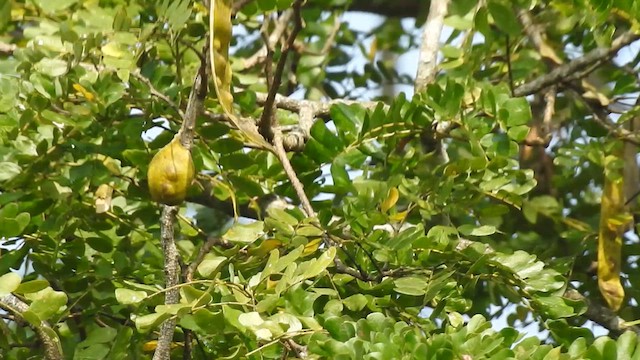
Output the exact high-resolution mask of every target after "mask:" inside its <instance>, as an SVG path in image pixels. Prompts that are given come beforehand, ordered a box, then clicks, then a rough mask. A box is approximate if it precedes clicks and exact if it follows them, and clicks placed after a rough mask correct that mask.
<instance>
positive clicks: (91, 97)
mask: <svg viewBox="0 0 640 360" xmlns="http://www.w3.org/2000/svg"><path fill="white" fill-rule="evenodd" d="M73 88H74V89H75V90H76V91H77V92H79V93H80V95H82V97H83V98H85V99H87V100H88V101H91V102H93V101H95V99H96V97H95V96H94V95H93V93H92V92H91V91H89V90H87V89H85V87H84V86H82V85H80V84H77V83H76V84H73Z"/></svg>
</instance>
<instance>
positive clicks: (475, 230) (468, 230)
mask: <svg viewBox="0 0 640 360" xmlns="http://www.w3.org/2000/svg"><path fill="white" fill-rule="evenodd" d="M458 231H459V232H460V233H461V234H462V235H466V236H489V235H493V234H495V233H496V227H495V226H493V225H481V226H476V225H472V224H465V225H461V226H459V227H458Z"/></svg>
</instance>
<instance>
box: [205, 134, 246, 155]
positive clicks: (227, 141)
mask: <svg viewBox="0 0 640 360" xmlns="http://www.w3.org/2000/svg"><path fill="white" fill-rule="evenodd" d="M243 148H244V143H243V142H242V141H240V140H238V139H234V138H230V137H227V138H222V139H218V140H216V141H214V142H213V143H212V144H211V150H213V151H215V152H218V153H221V154H229V153H232V152H236V151H239V150H242V149H243Z"/></svg>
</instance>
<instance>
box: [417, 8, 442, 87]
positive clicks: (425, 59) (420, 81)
mask: <svg viewBox="0 0 640 360" xmlns="http://www.w3.org/2000/svg"><path fill="white" fill-rule="evenodd" d="M448 5H449V0H432V1H431V6H430V7H429V16H428V17H427V22H426V23H425V25H424V28H423V30H422V44H421V45H420V56H419V59H418V73H417V75H416V82H415V90H416V92H417V93H418V92H422V91H424V90H425V89H426V88H427V85H428V84H430V83H432V82H433V80H434V79H435V77H436V65H437V62H438V49H439V47H440V34H441V33H442V26H443V25H444V24H443V22H444V17H445V16H446V15H447V7H448Z"/></svg>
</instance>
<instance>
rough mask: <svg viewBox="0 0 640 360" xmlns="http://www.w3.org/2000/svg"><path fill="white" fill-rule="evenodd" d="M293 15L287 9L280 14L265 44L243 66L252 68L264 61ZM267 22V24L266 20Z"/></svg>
mask: <svg viewBox="0 0 640 360" xmlns="http://www.w3.org/2000/svg"><path fill="white" fill-rule="evenodd" d="M291 16H293V12H292V11H285V12H283V13H282V15H280V17H279V18H278V21H277V22H276V26H275V27H274V28H273V31H272V32H271V34H269V36H268V40H266V41H265V42H264V45H263V46H262V47H261V48H260V50H258V51H256V52H255V53H254V54H253V55H251V57H249V58H248V59H245V60H244V61H243V66H244V68H245V69H249V68H252V67H254V66H256V65H257V64H259V63H261V62H262V61H264V59H265V57H266V56H267V55H268V53H269V49H273V48H274V47H275V46H276V44H278V41H280V38H281V37H282V34H284V31H285V30H286V29H287V24H288V23H289V20H291ZM265 24H267V22H266V21H265ZM265 26H266V25H265Z"/></svg>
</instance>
